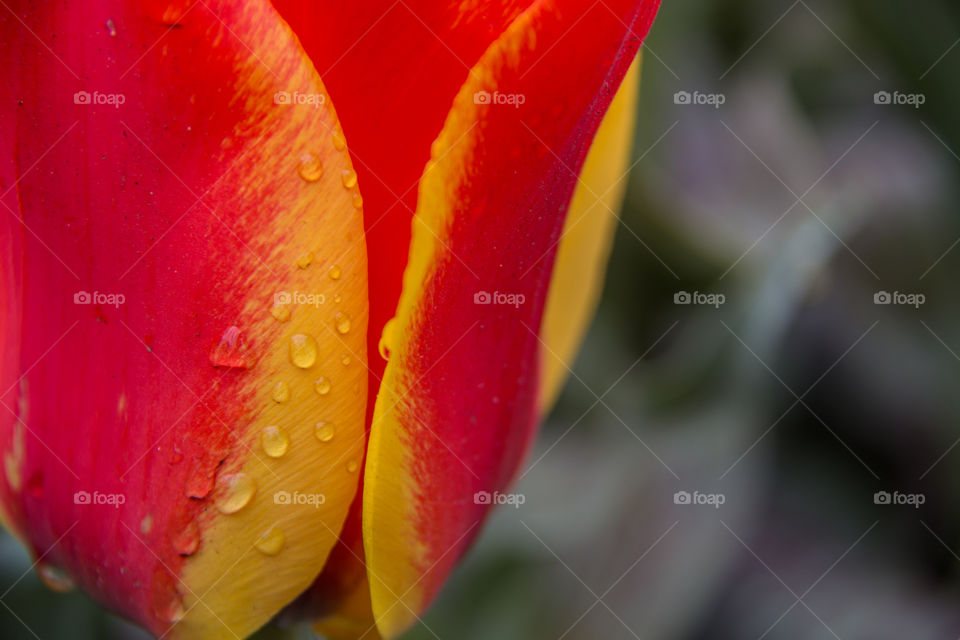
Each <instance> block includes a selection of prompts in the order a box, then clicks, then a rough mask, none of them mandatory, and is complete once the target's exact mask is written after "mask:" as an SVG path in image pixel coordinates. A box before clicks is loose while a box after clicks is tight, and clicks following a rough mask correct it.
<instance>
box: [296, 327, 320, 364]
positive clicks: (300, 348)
mask: <svg viewBox="0 0 960 640" xmlns="http://www.w3.org/2000/svg"><path fill="white" fill-rule="evenodd" d="M318 349H319V347H318V346H317V341H316V340H314V338H313V336H308V335H305V334H303V333H295V334H293V335H292V336H290V362H292V363H293V364H294V365H295V366H298V367H300V368H301V369H309V368H310V367H312V366H313V365H314V364H315V363H316V361H317V351H318Z"/></svg>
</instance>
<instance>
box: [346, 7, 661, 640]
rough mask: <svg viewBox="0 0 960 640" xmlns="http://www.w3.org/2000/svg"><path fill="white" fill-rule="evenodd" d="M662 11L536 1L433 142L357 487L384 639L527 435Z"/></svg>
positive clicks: (452, 556)
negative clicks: (570, 271)
mask: <svg viewBox="0 0 960 640" xmlns="http://www.w3.org/2000/svg"><path fill="white" fill-rule="evenodd" d="M656 7H657V3H655V2H647V3H636V2H618V3H612V4H610V5H605V6H600V5H594V7H592V8H589V9H585V8H584V7H583V6H582V5H581V4H580V3H575V2H540V3H536V4H534V5H533V6H532V7H530V8H529V9H528V10H527V11H525V12H524V13H523V14H521V15H520V16H519V17H518V18H517V19H516V20H514V22H513V23H511V25H510V26H509V27H508V28H507V29H506V31H505V32H504V33H503V34H502V35H501V36H500V37H499V38H498V39H497V40H496V41H495V42H494V43H493V44H492V45H491V46H490V47H489V48H488V49H487V50H486V52H485V53H484V55H483V56H482V58H481V59H480V61H479V62H478V63H477V64H476V65H475V66H474V67H473V69H472V70H471V72H470V74H469V76H468V79H467V81H466V83H465V84H464V85H463V87H462V88H461V90H460V92H459V93H458V95H457V97H456V98H455V101H454V104H453V108H452V110H451V111H450V114H449V116H448V117H447V120H446V123H445V125H444V127H443V129H442V132H441V134H440V136H439V138H438V139H437V141H436V142H435V143H434V144H433V147H432V154H431V155H432V158H431V161H430V162H429V163H428V165H427V168H426V170H425V173H424V176H423V178H422V180H421V182H420V187H419V195H418V203H417V214H416V216H415V218H414V222H413V231H412V240H411V245H410V254H409V259H408V263H407V267H406V270H405V273H404V281H403V290H402V295H401V298H400V302H399V305H398V310H397V315H396V318H395V320H393V321H391V322H390V323H388V325H387V328H386V329H385V331H384V336H383V343H382V346H383V351H384V352H385V353H387V354H389V362H388V364H387V367H386V370H385V374H384V378H383V382H382V385H381V388H380V392H379V394H378V396H377V399H376V406H375V410H374V415H373V421H372V425H371V433H370V442H369V445H368V451H367V462H366V474H365V480H364V488H363V490H364V494H363V537H364V549H365V552H366V559H367V566H368V576H369V582H370V590H371V602H372V609H373V614H374V617H375V619H376V622H377V625H378V628H379V630H380V632H381V633H382V634H383V635H384V636H385V637H395V636H396V635H397V634H398V633H399V632H401V631H402V630H403V629H405V628H407V627H408V626H409V625H410V624H412V623H413V622H414V621H415V620H416V619H417V617H418V615H419V614H420V613H421V612H422V611H423V610H424V609H425V607H426V606H427V605H428V604H429V603H430V601H431V600H432V599H433V598H434V596H435V595H436V593H437V592H438V590H439V588H440V586H441V585H442V583H443V581H444V579H445V578H446V576H447V575H448V574H449V572H450V571H451V569H452V567H453V566H454V564H455V563H456V561H457V560H458V559H459V558H460V556H461V555H462V554H463V552H464V551H465V550H466V548H467V547H468V545H469V543H470V542H471V540H472V538H473V537H474V536H475V535H476V533H477V531H478V529H479V525H480V523H481V522H482V521H483V519H484V517H485V516H486V514H487V512H488V511H489V508H490V506H491V503H495V502H496V500H497V498H496V495H497V492H502V491H504V490H506V488H507V486H508V484H509V482H510V480H511V479H512V477H513V476H514V474H515V472H516V471H517V468H518V466H519V464H520V462H521V460H522V458H523V456H524V454H525V452H526V450H527V448H528V445H529V443H530V441H531V439H532V436H533V434H534V431H535V427H536V424H537V422H538V419H539V406H540V403H541V402H542V401H541V400H540V399H539V398H540V393H541V391H540V384H541V378H542V374H541V371H540V358H541V348H542V346H541V339H540V331H541V323H542V318H543V314H544V309H545V306H546V299H547V293H548V288H549V284H550V279H551V275H552V272H553V265H554V257H555V252H556V246H557V244H558V242H559V241H560V238H561V233H562V230H563V226H564V220H565V214H566V211H567V208H568V205H569V203H570V200H571V198H572V196H573V193H574V189H575V187H576V184H577V180H578V176H579V173H580V169H581V167H582V165H583V162H584V159H585V156H586V154H587V151H588V149H589V146H590V144H591V142H592V141H593V139H594V135H595V133H596V131H597V128H598V127H599V125H600V121H601V119H602V117H603V114H604V113H605V111H606V109H607V107H608V106H609V104H610V102H611V100H612V99H613V96H614V93H615V92H616V90H617V88H618V86H619V84H620V82H621V80H622V79H623V77H624V75H625V74H626V72H627V69H628V67H629V65H630V63H631V62H632V61H633V60H634V58H635V56H636V54H637V49H638V47H639V45H640V42H641V38H642V36H644V35H645V34H646V31H647V29H648V28H649V25H650V22H651V20H652V18H653V14H654V12H655V10H656Z"/></svg>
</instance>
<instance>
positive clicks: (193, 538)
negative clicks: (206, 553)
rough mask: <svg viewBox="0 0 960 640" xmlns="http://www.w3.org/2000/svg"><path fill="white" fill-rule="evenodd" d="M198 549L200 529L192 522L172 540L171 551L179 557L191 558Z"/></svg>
mask: <svg viewBox="0 0 960 640" xmlns="http://www.w3.org/2000/svg"><path fill="white" fill-rule="evenodd" d="M199 548H200V527H198V526H197V523H196V522H195V521H193V520H191V521H190V522H188V523H187V526H185V527H184V528H183V530H181V531H180V532H179V533H178V534H177V535H176V537H175V538H174V539H173V550H174V551H176V552H177V553H179V554H180V555H181V556H184V557H186V556H192V555H193V554H195V553H196V552H197V549H199Z"/></svg>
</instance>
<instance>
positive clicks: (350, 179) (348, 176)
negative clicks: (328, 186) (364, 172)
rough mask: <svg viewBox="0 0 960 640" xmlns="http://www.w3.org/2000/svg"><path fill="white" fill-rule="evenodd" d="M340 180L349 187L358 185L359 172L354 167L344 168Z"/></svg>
mask: <svg viewBox="0 0 960 640" xmlns="http://www.w3.org/2000/svg"><path fill="white" fill-rule="evenodd" d="M340 180H341V181H342V182H343V186H345V187H346V188H347V189H353V188H354V187H355V186H357V172H356V171H354V170H353V169H344V170H343V171H341V172H340Z"/></svg>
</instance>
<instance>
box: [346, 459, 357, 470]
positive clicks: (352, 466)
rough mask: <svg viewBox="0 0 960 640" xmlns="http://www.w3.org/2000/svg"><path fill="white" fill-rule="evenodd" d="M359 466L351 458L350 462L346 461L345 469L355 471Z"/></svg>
mask: <svg viewBox="0 0 960 640" xmlns="http://www.w3.org/2000/svg"><path fill="white" fill-rule="evenodd" d="M359 466H360V465H358V464H357V461H356V460H351V461H350V462H348V463H347V471H349V472H350V473H356V471H357V468H358V467H359Z"/></svg>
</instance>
